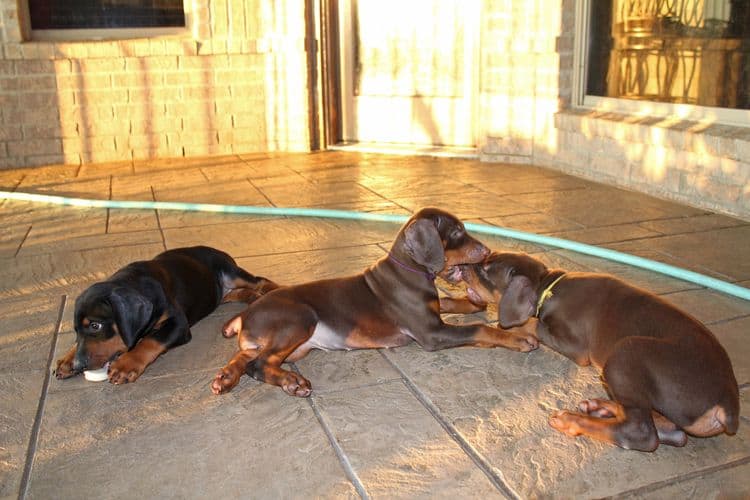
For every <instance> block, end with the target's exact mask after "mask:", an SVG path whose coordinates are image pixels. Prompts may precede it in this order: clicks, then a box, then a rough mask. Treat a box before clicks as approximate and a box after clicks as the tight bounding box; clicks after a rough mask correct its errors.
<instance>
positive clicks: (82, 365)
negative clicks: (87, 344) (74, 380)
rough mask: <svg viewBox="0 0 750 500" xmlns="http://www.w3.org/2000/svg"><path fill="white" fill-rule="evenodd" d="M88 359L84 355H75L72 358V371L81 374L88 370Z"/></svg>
mask: <svg viewBox="0 0 750 500" xmlns="http://www.w3.org/2000/svg"><path fill="white" fill-rule="evenodd" d="M88 364H89V363H88V359H87V357H86V356H85V355H81V354H76V355H75V357H74V358H73V371H75V372H82V371H83V370H85V369H86V368H88Z"/></svg>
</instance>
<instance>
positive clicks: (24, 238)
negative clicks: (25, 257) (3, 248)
mask: <svg viewBox="0 0 750 500" xmlns="http://www.w3.org/2000/svg"><path fill="white" fill-rule="evenodd" d="M33 227H34V226H33V225H31V226H29V228H28V229H27V230H26V234H24V235H23V238H21V243H19V244H18V248H16V251H15V252H14V253H13V257H18V254H19V252H20V251H21V248H22V247H23V244H24V243H26V240H27V239H29V233H30V232H31V228H33Z"/></svg>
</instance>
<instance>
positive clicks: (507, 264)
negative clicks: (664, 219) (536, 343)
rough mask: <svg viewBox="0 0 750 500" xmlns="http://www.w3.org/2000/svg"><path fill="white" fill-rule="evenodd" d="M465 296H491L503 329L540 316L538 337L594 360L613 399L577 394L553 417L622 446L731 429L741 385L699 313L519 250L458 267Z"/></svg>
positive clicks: (576, 357)
mask: <svg viewBox="0 0 750 500" xmlns="http://www.w3.org/2000/svg"><path fill="white" fill-rule="evenodd" d="M460 274H461V276H462V278H463V279H464V281H466V283H467V284H468V287H467V293H468V295H469V300H471V301H472V302H475V303H481V302H497V301H499V305H498V311H499V312H498V316H499V319H500V324H501V325H502V326H503V328H508V327H511V326H516V325H521V324H523V323H526V321H528V320H529V318H530V317H532V316H536V317H537V327H536V333H537V336H538V337H539V340H540V342H542V343H543V344H546V345H548V346H549V347H551V348H552V349H554V350H555V351H557V352H559V353H561V354H563V355H564V356H566V357H568V358H570V359H572V360H573V361H575V362H576V363H577V364H578V365H580V366H587V365H590V364H593V365H594V366H595V367H596V368H597V369H599V370H600V371H601V373H602V379H603V381H604V383H605V385H606V389H607V392H608V394H609V395H610V397H611V398H612V399H611V400H607V399H589V400H585V401H582V402H581V403H580V405H579V410H580V411H579V412H570V411H558V412H556V413H554V414H553V415H552V416H551V418H550V425H551V426H552V427H554V428H555V429H557V430H558V431H560V432H563V433H565V434H567V435H568V436H578V435H587V436H591V437H592V438H595V439H599V440H601V441H605V442H608V443H612V444H616V445H618V446H621V447H623V448H626V449H634V450H640V451H653V450H655V449H656V448H657V447H658V446H659V443H663V444H668V445H672V446H683V445H684V444H685V443H686V442H687V434H689V435H692V436H699V437H708V436H715V435H717V434H721V433H727V434H730V435H732V434H734V433H735V432H736V431H737V427H738V425H739V391H738V387H737V380H736V379H735V376H734V372H733V371H732V365H731V363H730V361H729V357H728V356H727V353H726V351H725V350H724V348H723V347H722V346H721V345H720V344H719V342H718V341H717V340H716V338H715V337H714V335H713V334H712V333H711V332H710V331H709V330H708V329H707V328H706V327H705V326H704V325H703V324H701V323H700V322H699V321H698V320H696V319H695V318H693V317H691V316H689V315H688V314H686V313H684V312H682V311H681V310H679V309H677V308H676V307H675V306H673V305H672V304H670V303H668V302H667V301H665V300H663V299H661V298H659V297H657V296H656V295H654V294H652V293H650V292H648V291H645V290H642V289H639V288H636V287H634V286H632V285H630V284H628V283H625V282H623V281H621V280H619V279H617V278H615V277H613V276H609V275H606V274H594V273H584V272H564V271H562V270H559V269H553V270H550V269H548V268H547V267H546V266H545V265H544V264H543V263H542V262H540V261H539V260H537V259H535V258H533V257H531V256H529V255H526V254H519V253H493V254H492V255H491V256H490V257H489V258H488V259H487V260H486V261H485V262H484V263H481V264H477V265H471V266H461V267H460Z"/></svg>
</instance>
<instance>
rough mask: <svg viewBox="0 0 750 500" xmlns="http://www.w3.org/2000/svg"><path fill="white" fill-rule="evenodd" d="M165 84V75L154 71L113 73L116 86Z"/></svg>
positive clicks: (155, 85)
mask: <svg viewBox="0 0 750 500" xmlns="http://www.w3.org/2000/svg"><path fill="white" fill-rule="evenodd" d="M163 84H164V76H163V75H162V74H161V73H153V72H142V71H139V72H129V73H115V74H113V75H112V86H114V87H160V86H162V85H163Z"/></svg>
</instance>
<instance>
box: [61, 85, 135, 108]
mask: <svg viewBox="0 0 750 500" xmlns="http://www.w3.org/2000/svg"><path fill="white" fill-rule="evenodd" d="M73 95H74V97H75V103H76V104H79V105H87V106H92V105H96V106H100V105H102V104H104V103H123V102H127V101H128V91H127V90H125V89H108V90H86V91H80V90H77V91H74V92H73Z"/></svg>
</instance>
